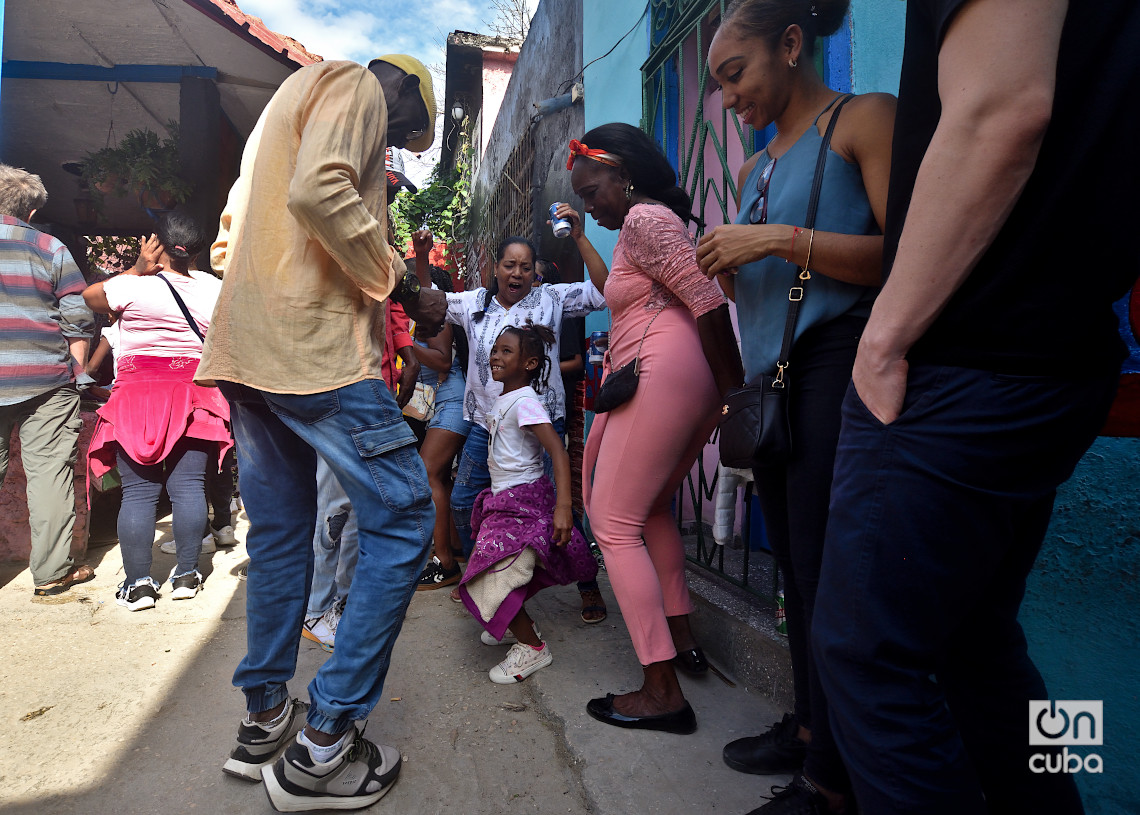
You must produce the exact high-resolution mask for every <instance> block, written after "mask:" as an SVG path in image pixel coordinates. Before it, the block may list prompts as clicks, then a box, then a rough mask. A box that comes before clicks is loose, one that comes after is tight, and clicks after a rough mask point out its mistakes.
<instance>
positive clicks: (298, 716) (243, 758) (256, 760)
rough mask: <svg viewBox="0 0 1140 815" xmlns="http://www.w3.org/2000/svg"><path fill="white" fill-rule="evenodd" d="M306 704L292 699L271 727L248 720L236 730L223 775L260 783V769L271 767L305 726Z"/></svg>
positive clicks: (223, 768)
mask: <svg viewBox="0 0 1140 815" xmlns="http://www.w3.org/2000/svg"><path fill="white" fill-rule="evenodd" d="M308 712H309V703H308V702H302V701H301V700H300V699H293V700H291V701H289V702H287V703H286V709H285V710H283V711H282V713H283V714H284V715H283V716H282V717H281V720H280V721H279V722H278V723H277V724H276V725H275V726H273V727H269V726H268V723H267V722H251V721H250V720H249V719H248V718H246V719H245V720H243V721H242V723H241V725H240V726H239V727H238V734H237V745H236V746H235V747H234V749H233V750H231V751H230V757H229V758H227V759H226V763H225V764H223V765H222V772H224V773H225V774H226V775H232V776H233V777H234V778H241V779H244V780H246V781H260V780H261V768H262V767H268V766H270V765H271V764H272V763H273V761H274V760H275V759H276V758H277V756H278V754H279V753H280V752H281V751H282V750H284V749H285V746H286V745H287V744H289V742H290V741H291V740H292V738H293V737H294V736H296V735H297V733H298V731H300V729H301V728H302V727H304V726H305V717H306V716H307V715H308Z"/></svg>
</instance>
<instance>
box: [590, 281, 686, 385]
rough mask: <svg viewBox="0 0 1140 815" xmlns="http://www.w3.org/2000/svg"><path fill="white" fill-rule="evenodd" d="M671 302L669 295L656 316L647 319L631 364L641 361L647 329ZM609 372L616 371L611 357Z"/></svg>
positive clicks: (647, 334) (671, 296) (671, 298)
mask: <svg viewBox="0 0 1140 815" xmlns="http://www.w3.org/2000/svg"><path fill="white" fill-rule="evenodd" d="M672 302H673V295H672V294H670V295H669V297H668V298H667V299H666V300H665V303H664V304H663V305H662V306H661V308H659V309H657V313H656V314H654V315H653V316H652V317H650V318H649V322H648V323H646V325H645V330H644V331H642V332H641V342H639V343H638V344H637V353H636V354H634V357H633V362H634V363H637V362H638V360H640V359H641V346H643V345H645V338H646V337H647V336H649V329H651V328H652V327H653V322H654V321H655V320H656V319H657V318H658V317H660V316H661V312H662V311H664V310H665V309H666V308H668V306H669V304H670V303H672ZM606 353H607V354H608V353H609V351H606ZM610 370H611V371H613V370H617V369H616V368H614V366H613V357H612V356H611V357H610Z"/></svg>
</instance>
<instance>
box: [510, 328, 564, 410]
mask: <svg viewBox="0 0 1140 815" xmlns="http://www.w3.org/2000/svg"><path fill="white" fill-rule="evenodd" d="M506 333H511V334H514V335H515V336H516V337H518V338H519V355H520V356H521V357H522V358H523V359H524V360H525V359H529V358H530V357H537V358H538V367H536V368H535V369H534V370H533V371H531V373H530V386H531V387H532V388H534V392H535V393H542V391H543V388H544V385H543V383H544V382H546V377H547V376H549V375H550V369H551V365H552V363H551V362H550V357H549V356H547V353H546V347H547V346H550V347H551V348H553V347H554V342H555V337H554V332H553V331H551V330H550V329H549V328H548V327H547V326H545V325H539V324H537V323H532V322H531V321H530V320H527V321H526V325H508V326H507V327H506V328H504V329H503V330H502V331H501V332H500V333H499V336H500V337H501V336H502V335H503V334H506Z"/></svg>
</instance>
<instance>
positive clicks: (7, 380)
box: [0, 164, 95, 596]
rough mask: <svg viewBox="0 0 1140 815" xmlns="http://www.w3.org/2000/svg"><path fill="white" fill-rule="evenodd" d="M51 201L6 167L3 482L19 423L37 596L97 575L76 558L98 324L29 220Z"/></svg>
mask: <svg viewBox="0 0 1140 815" xmlns="http://www.w3.org/2000/svg"><path fill="white" fill-rule="evenodd" d="M46 203H47V191H46V190H45V189H44V185H43V182H42V181H41V180H40V178H39V176H37V175H33V174H31V173H29V172H27V171H25V170H21V169H18V168H16V167H9V166H8V165H6V164H0V483H3V480H4V476H5V475H6V474H7V472H8V445H9V440H10V438H11V437H12V431H13V429H14V428H15V427H17V426H19V428H20V450H21V456H22V460H23V464H24V472H25V473H27V477H28V515H29V523H30V524H31V539H32V552H31V557H30V563H29V565H30V567H31V572H32V582H33V583H34V585H35V595H36V596H47V595H53V594H60V593H61V592H65V591H67V590H68V589H70V588H71V587H72V586H74V585H76V584H77V583H85V582H87V581H88V580H91V579H92V578H93V577H95V572H94V571H93V570H92V568H91V567H90V566H87V565H78V566H77V565H76V564H75V562H74V561H73V560H72V559H71V538H72V532H73V530H74V527H75V488H74V486H73V484H74V478H75V459H76V455H77V448H78V445H79V430H80V428H81V427H82V426H83V422H82V420H81V419H80V418H79V392H78V390H76V386H75V377H76V374H78V373H80V372H82V370H83V362H84V359H85V358H86V355H87V340H88V338H89V337H90V336H91V333H92V329H93V328H94V319H93V317H92V315H91V311H90V309H88V308H87V306H86V305H85V304H84V302H83V289H84V288H86V286H87V282H86V281H85V280H84V279H83V275H82V274H81V273H80V271H79V267H78V266H76V264H75V260H74V259H73V258H72V257H71V253H70V252H68V251H67V247H65V246H64V245H63V244H62V243H60V242H59V241H58V240H56V239H55V238H53V237H52V236H51V235H47V234H44V233H43V232H39V231H37V230H36V229H34V228H33V227H31V226H29V224H28V222H29V221H31V220H32V216H33V215H34V214H35V212H36V210H38V209H40V208H42V207H43V205H44V204H46Z"/></svg>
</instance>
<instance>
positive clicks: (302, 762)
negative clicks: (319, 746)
mask: <svg viewBox="0 0 1140 815" xmlns="http://www.w3.org/2000/svg"><path fill="white" fill-rule="evenodd" d="M400 764H401V762H400V751H399V750H397V749H396V748H395V747H389V746H387V745H377V744H373V743H372V742H370V741H368V739H366V738H364V735H363V734H361V733H355V734H354V736H353V738H352V740H351V741H350V742H349V744H348V746H347V747H345V748H344V749H342V750H341V751H340V752H339V753H337V754H336V755H335V756H333V758H331V759H329V761H327V762H325V763H321V762H318V761H314V760H313V757H312V755H311V754H310V753H309V748H307V747H306V746H305V745H303V744H300V743H299V742H297V741H296V740H294V741H293V743H292V744H290V745H289V747H287V748H286V750H285V754H284V755H283V756H281V758H279V759H277V761H276V762H274V764H273V766H271V767H265V768H264V769H262V771H261V777H262V779H263V780H264V781H265V793H266V794H267V795H268V796H269V803H271V804H272V805H273V808H274V809H276V810H277V811H278V812H307V811H309V810H312V809H363V808H364V807H367V806H371V805H372V804H374V803H376V802H377V801H379V800H380V799H381V798H383V797H384V795H385V794H386V793H387V792H388V790H390V789H392V785H393V784H395V783H396V778H397V776H399V774H400Z"/></svg>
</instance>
